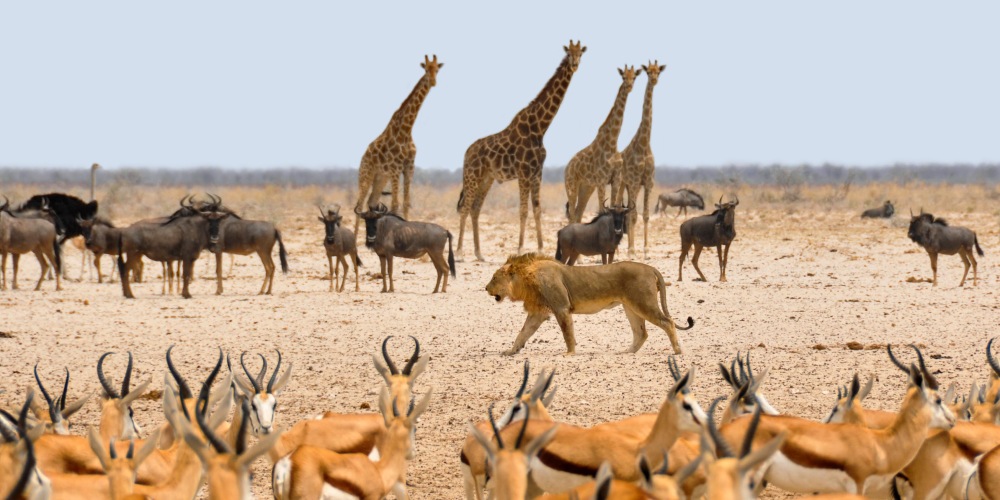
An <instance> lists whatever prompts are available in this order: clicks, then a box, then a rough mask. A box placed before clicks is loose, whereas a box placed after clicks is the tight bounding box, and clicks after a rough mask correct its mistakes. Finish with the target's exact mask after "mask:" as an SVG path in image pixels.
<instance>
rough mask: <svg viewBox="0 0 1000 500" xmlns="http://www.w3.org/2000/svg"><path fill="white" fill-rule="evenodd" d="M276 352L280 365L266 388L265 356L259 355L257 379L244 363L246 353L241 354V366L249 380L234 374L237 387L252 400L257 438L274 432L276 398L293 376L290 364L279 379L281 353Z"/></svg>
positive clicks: (252, 414) (254, 429)
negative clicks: (259, 362)
mask: <svg viewBox="0 0 1000 500" xmlns="http://www.w3.org/2000/svg"><path fill="white" fill-rule="evenodd" d="M275 352H277V353H278V365H277V366H275V367H274V372H273V373H272V374H271V378H270V379H269V380H268V382H267V385H266V386H265V385H264V376H265V375H266V374H267V359H265V358H264V356H263V355H259V356H260V359H261V361H262V365H261V368H260V372H259V373H257V376H256V377H254V376H252V375H251V374H250V370H248V369H247V365H246V363H245V362H244V359H243V358H244V357H245V356H246V351H243V353H242V354H240V365H241V366H242V367H243V372H244V373H246V376H247V379H246V380H244V379H243V378H241V377H240V376H239V375H237V374H233V380H235V381H236V385H237V387H239V388H240V390H241V391H242V393H243V395H244V396H245V397H247V398H249V400H250V407H251V409H252V412H251V413H250V423H251V426H252V429H253V433H254V435H255V436H259V435H260V434H261V433H263V434H270V433H271V432H272V431H273V430H274V414H275V411H276V409H277V407H278V400H277V398H275V396H277V395H278V393H280V392H281V390H282V389H284V387H285V385H287V384H288V380H289V379H290V378H291V376H292V364H291V363H289V364H288V368H286V369H285V373H284V374H282V375H281V378H280V379H279V378H278V372H279V371H281V351H279V350H277V349H275Z"/></svg>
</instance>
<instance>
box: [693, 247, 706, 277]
mask: <svg viewBox="0 0 1000 500" xmlns="http://www.w3.org/2000/svg"><path fill="white" fill-rule="evenodd" d="M701 249H702V246H701V243H698V242H697V241H696V242H695V243H694V255H692V256H691V264H692V265H694V270H695V271H697V272H698V277H699V278H701V280H702V281H706V282H707V281H708V280H707V279H705V275H704V274H703V273H702V272H701V268H699V267H698V257H699V256H700V255H701Z"/></svg>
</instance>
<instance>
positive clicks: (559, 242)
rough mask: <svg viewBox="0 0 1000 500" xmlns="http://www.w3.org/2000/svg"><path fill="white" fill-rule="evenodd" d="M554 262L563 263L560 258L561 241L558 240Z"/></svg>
mask: <svg viewBox="0 0 1000 500" xmlns="http://www.w3.org/2000/svg"><path fill="white" fill-rule="evenodd" d="M556 260H558V261H559V262H562V261H563V258H562V241H560V240H558V239H557V240H556Z"/></svg>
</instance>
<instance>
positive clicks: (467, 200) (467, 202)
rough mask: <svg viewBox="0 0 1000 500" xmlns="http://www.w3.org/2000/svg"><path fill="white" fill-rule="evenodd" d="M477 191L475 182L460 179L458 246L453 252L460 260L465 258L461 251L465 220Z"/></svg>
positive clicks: (470, 210)
mask: <svg viewBox="0 0 1000 500" xmlns="http://www.w3.org/2000/svg"><path fill="white" fill-rule="evenodd" d="M478 192H479V186H478V185H477V184H473V183H470V182H469V181H468V180H463V181H462V193H461V194H460V195H459V197H458V219H459V222H458V247H456V248H455V253H456V254H458V260H460V261H463V260H465V253H464V252H463V251H462V240H464V239H465V220H466V219H467V218H468V217H469V214H470V213H471V212H472V203H473V201H474V200H475V198H476V194H477V193H478Z"/></svg>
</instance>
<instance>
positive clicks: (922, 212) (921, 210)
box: [920, 207, 924, 215]
mask: <svg viewBox="0 0 1000 500" xmlns="http://www.w3.org/2000/svg"><path fill="white" fill-rule="evenodd" d="M920 215H924V207H920Z"/></svg>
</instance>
